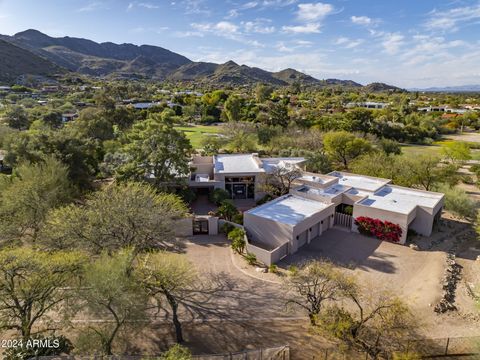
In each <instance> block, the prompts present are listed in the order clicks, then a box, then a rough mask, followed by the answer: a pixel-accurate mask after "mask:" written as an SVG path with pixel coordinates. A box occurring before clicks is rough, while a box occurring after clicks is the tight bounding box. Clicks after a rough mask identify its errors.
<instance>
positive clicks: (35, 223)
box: [0, 158, 74, 241]
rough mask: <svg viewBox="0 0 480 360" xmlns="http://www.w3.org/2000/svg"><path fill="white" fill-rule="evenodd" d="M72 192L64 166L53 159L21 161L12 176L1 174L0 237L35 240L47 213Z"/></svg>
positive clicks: (64, 200)
mask: <svg viewBox="0 0 480 360" xmlns="http://www.w3.org/2000/svg"><path fill="white" fill-rule="evenodd" d="M73 194H74V189H73V187H72V186H71V184H70V182H69V180H68V171H67V167H66V166H64V165H62V164H61V163H60V162H59V161H57V160H55V159H53V158H47V160H46V161H45V162H44V163H37V164H29V163H24V164H21V165H20V166H19V167H17V168H15V170H14V172H13V174H12V176H11V177H7V176H1V175H0V195H1V196H0V228H1V230H0V239H3V240H5V241H12V240H16V239H19V238H21V237H22V236H24V235H29V236H31V238H32V239H33V240H34V241H35V240H36V239H37V235H38V232H39V231H40V228H41V227H42V225H43V223H44V221H45V218H46V216H47V212H48V211H49V210H51V209H54V208H56V207H59V206H61V205H63V204H65V203H66V202H68V201H69V200H70V199H71V198H72V196H73Z"/></svg>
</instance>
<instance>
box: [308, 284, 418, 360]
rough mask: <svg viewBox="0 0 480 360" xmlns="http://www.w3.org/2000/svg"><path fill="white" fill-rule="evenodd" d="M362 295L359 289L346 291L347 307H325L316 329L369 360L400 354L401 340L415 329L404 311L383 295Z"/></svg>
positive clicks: (398, 304)
mask: <svg viewBox="0 0 480 360" xmlns="http://www.w3.org/2000/svg"><path fill="white" fill-rule="evenodd" d="M366 293H368V295H365V296H364V295H361V294H360V291H359V288H355V287H352V288H350V289H349V290H348V291H347V292H346V298H347V299H348V300H349V304H350V305H351V307H347V306H342V307H340V306H338V305H336V304H335V305H332V306H330V307H328V308H327V309H326V310H324V311H322V314H321V315H322V316H321V317H320V321H319V323H318V328H317V329H318V330H320V331H321V332H322V333H324V334H327V335H330V336H331V337H333V338H335V339H338V340H340V341H342V342H343V343H344V344H345V345H347V346H348V347H350V348H353V349H355V350H360V351H362V352H365V353H367V354H368V355H369V356H370V357H371V358H372V359H378V357H379V356H380V354H381V353H386V354H390V353H391V352H393V351H398V350H400V351H402V350H404V349H403V346H402V345H403V344H402V342H403V340H404V339H405V338H406V337H407V336H412V334H413V333H414V331H415V329H416V324H415V322H414V319H413V316H412V314H411V313H410V311H409V309H408V307H407V306H406V305H405V304H404V303H403V302H402V301H401V300H400V299H398V298H396V297H392V296H390V295H389V294H387V293H384V292H380V293H378V292H375V291H373V292H372V291H371V290H370V289H369V290H367V291H366ZM352 308H353V309H354V310H350V309H352Z"/></svg>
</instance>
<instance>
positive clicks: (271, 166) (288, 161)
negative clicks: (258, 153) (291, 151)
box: [260, 157, 305, 172]
mask: <svg viewBox="0 0 480 360" xmlns="http://www.w3.org/2000/svg"><path fill="white" fill-rule="evenodd" d="M260 160H261V161H262V164H263V168H264V169H265V171H267V172H271V171H273V170H275V169H276V168H278V167H286V168H293V167H294V166H295V165H298V164H301V163H303V162H304V161H305V158H303V157H291V158H285V157H282V158H264V159H260Z"/></svg>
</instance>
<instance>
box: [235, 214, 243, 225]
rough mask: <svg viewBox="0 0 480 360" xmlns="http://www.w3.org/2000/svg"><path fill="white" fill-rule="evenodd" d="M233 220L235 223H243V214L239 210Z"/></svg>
mask: <svg viewBox="0 0 480 360" xmlns="http://www.w3.org/2000/svg"><path fill="white" fill-rule="evenodd" d="M232 221H233V222H234V223H235V224H240V225H243V214H242V213H240V212H239V213H238V214H237V215H233V217H232Z"/></svg>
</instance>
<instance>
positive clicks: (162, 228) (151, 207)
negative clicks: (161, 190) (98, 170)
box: [40, 183, 188, 256]
mask: <svg viewBox="0 0 480 360" xmlns="http://www.w3.org/2000/svg"><path fill="white" fill-rule="evenodd" d="M187 213H188V209H187V207H186V205H185V203H184V202H183V201H182V200H181V199H180V198H179V197H178V196H176V195H173V194H157V193H156V192H155V191H154V189H153V188H152V187H150V186H148V185H143V184H139V183H126V184H120V185H112V186H108V187H106V188H104V189H103V190H101V191H98V192H95V193H93V194H92V195H90V196H89V197H87V199H86V201H85V205H84V206H81V207H79V206H75V205H70V206H67V207H64V208H59V209H56V210H54V211H52V212H51V213H50V214H49V216H48V219H47V222H46V225H45V227H44V229H43V230H42V235H41V236H40V237H41V241H42V243H43V244H44V245H45V246H46V247H47V248H60V249H65V248H66V249H71V248H83V249H87V250H88V251H90V252H91V253H94V254H99V253H101V252H102V251H107V252H108V253H110V254H113V253H115V252H116V251H118V250H120V249H123V248H126V247H129V248H131V249H132V253H133V255H134V256H135V255H136V254H138V253H139V252H142V251H145V250H148V249H152V248H170V247H175V246H176V245H177V244H176V242H175V234H174V229H175V224H174V222H175V220H177V219H180V218H182V217H184V216H186V214H187Z"/></svg>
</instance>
